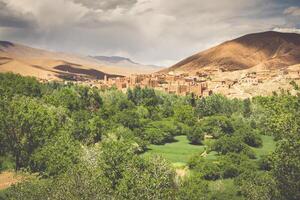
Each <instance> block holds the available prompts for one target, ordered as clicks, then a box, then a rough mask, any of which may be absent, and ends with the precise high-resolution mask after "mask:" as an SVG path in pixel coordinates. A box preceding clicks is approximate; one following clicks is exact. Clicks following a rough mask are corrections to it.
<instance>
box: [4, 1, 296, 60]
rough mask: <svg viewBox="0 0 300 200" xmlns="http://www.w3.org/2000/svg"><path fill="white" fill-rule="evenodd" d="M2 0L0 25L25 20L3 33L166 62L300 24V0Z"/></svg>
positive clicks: (20, 38) (78, 49)
mask: <svg viewBox="0 0 300 200" xmlns="http://www.w3.org/2000/svg"><path fill="white" fill-rule="evenodd" d="M1 1H5V2H6V4H5V7H3V8H2V9H1V10H0V26H1V24H5V23H6V24H10V27H18V26H19V27H20V26H22V23H21V22H22V20H21V21H19V23H20V24H17V23H16V22H17V21H18V20H19V19H25V21H23V23H24V25H23V29H22V30H15V29H13V28H9V29H3V28H2V29H0V37H1V38H2V39H6V40H13V41H18V42H22V43H25V44H29V45H33V46H37V47H42V48H50V49H53V50H59V51H71V52H75V53H81V54H85V55H88V54H92V55H121V56H128V57H132V58H133V59H136V60H137V61H140V62H147V63H156V64H164V65H170V64H173V63H174V62H176V61H178V60H180V59H182V58H184V57H186V56H189V55H191V54H192V53H195V52H198V51H200V50H203V49H206V48H208V47H211V46H212V45H215V44H218V43H220V42H223V41H224V40H229V39H233V38H235V37H238V36H240V35H243V34H247V33H252V32H259V31H267V30H273V29H274V28H275V27H281V28H290V29H292V28H298V24H297V19H298V21H300V20H299V18H298V17H299V16H298V15H297V13H298V8H299V6H300V5H298V4H299V3H294V2H297V1H294V0H286V1H285V2H284V3H282V1H279V0H251V1H249V0H222V1H220V0H201V1H199V0H189V1H186V0H176V1H174V0H97V1H96V0H43V1H36V0H22V1H20V0H0V2H1ZM0 5H1V4H0ZM12 11H13V12H12ZM1 16H11V17H6V18H4V17H1ZM12 16H14V17H12ZM28 16H30V17H28ZM12 19H14V20H15V22H14V20H12ZM29 19H31V20H29ZM32 19H34V20H32ZM11 20H12V21H11ZM1 21H2V23H1ZM32 21H34V23H36V25H35V26H34V28H28V27H29V25H31V24H34V23H33V22H32ZM2 26H3V25H2ZM278 30H279V29H278Z"/></svg>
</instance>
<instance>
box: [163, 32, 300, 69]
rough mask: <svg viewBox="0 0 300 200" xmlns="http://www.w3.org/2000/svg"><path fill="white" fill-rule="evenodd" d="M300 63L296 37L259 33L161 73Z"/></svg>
mask: <svg viewBox="0 0 300 200" xmlns="http://www.w3.org/2000/svg"><path fill="white" fill-rule="evenodd" d="M299 63H300V35H299V34H294V33H279V32H273V31H269V32H263V33H255V34H249V35H245V36H243V37H240V38H237V39H234V40H231V41H227V42H224V43H222V44H221V45H218V46H216V47H213V48H211V49H208V50H206V51H203V52H200V53H198V54H195V55H193V56H191V57H189V58H186V59H184V60H182V61H181V62H179V63H177V64H175V65H174V66H172V67H170V68H168V69H167V70H164V72H170V71H177V72H189V73H193V72H197V71H214V70H221V71H235V70H244V69H250V68H252V67H258V68H259V69H271V70H272V69H279V68H285V67H287V66H290V65H295V64H299Z"/></svg>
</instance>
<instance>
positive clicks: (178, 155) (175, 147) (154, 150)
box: [144, 136, 204, 166]
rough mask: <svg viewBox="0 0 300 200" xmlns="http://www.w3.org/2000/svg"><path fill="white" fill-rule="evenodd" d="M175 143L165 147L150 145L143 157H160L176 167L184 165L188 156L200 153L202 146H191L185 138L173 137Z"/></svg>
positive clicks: (202, 149)
mask: <svg viewBox="0 0 300 200" xmlns="http://www.w3.org/2000/svg"><path fill="white" fill-rule="evenodd" d="M175 140H176V142H173V143H167V144H165V145H150V146H148V148H149V150H148V151H147V152H146V153H145V154H144V156H151V155H154V154H156V155H161V156H163V157H164V158H165V159H167V160H168V161H170V162H172V163H173V164H174V165H176V166H180V165H185V163H186V162H187V161H188V159H189V158H190V156H192V155H194V154H197V153H202V152H203V151H204V146H201V145H192V144H190V143H189V141H188V139H187V137H186V136H177V137H175Z"/></svg>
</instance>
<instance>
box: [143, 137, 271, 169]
mask: <svg viewBox="0 0 300 200" xmlns="http://www.w3.org/2000/svg"><path fill="white" fill-rule="evenodd" d="M261 137H262V140H263V146H262V147H261V148H252V149H253V150H254V152H255V154H256V155H257V157H258V158H260V157H261V156H262V155H268V154H269V153H271V152H273V151H274V150H275V148H276V142H275V141H274V138H273V137H272V136H265V135H262V136H261ZM175 140H176V141H175V142H172V143H167V144H165V145H149V146H148V148H149V150H148V151H147V152H146V153H145V154H144V156H151V155H161V156H162V157H164V158H165V159H167V160H168V161H170V162H171V163H173V164H174V165H175V166H176V167H180V166H184V165H185V164H186V162H187V161H188V160H189V158H190V157H191V156H192V155H194V154H197V153H200V154H201V153H203V152H204V149H205V145H208V143H210V142H212V141H211V140H209V141H206V142H205V145H192V144H190V143H189V141H188V139H187V137H186V136H177V137H175ZM216 155H217V153H216V152H210V153H209V154H208V155H207V156H206V157H205V158H206V159H212V160H214V159H216V158H217V157H216Z"/></svg>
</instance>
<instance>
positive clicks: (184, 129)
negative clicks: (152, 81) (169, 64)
mask: <svg viewBox="0 0 300 200" xmlns="http://www.w3.org/2000/svg"><path fill="white" fill-rule="evenodd" d="M0 93H1V96H0V170H6V169H7V168H9V166H14V169H15V170H17V171H18V170H26V171H27V172H28V173H29V174H31V175H30V176H29V178H26V179H25V180H23V181H22V182H21V183H19V184H16V185H14V186H12V187H10V188H9V189H7V190H6V191H5V192H4V193H2V194H0V199H1V198H2V196H3V198H4V199H25V200H26V199H36V200H38V199H54V200H55V199H66V200H68V199H70V200H71V199H189V200H190V199H191V200H193V199H266V200H273V199H282V200H297V199H300V130H299V127H300V118H299V117H300V116H299V114H300V112H299V111H300V95H298V96H292V95H291V94H289V93H288V92H282V93H280V94H274V95H273V96H270V97H255V98H253V99H252V100H250V99H246V100H238V99H233V100H231V99H228V98H226V97H224V96H221V95H212V96H209V97H206V98H200V99H196V98H195V96H194V95H191V96H187V97H179V96H175V95H169V94H164V93H160V92H157V91H154V90H153V89H149V88H140V87H136V88H133V89H130V90H128V91H127V93H126V94H124V93H122V92H120V91H117V90H115V89H113V88H112V89H109V90H105V91H101V90H98V89H96V88H89V87H83V86H79V85H76V84H73V83H67V84H61V83H55V82H54V83H47V84H42V83H39V82H38V81H37V80H35V79H34V78H25V77H21V76H19V75H13V74H0ZM262 134H264V135H272V136H274V137H275V138H276V140H277V141H278V142H277V143H278V146H277V148H276V151H275V152H273V153H272V154H270V155H264V156H260V155H257V154H256V153H255V149H258V148H260V147H262V146H263V141H262V138H261V135H262ZM179 135H186V136H187V138H188V140H189V141H190V143H191V144H192V145H206V148H205V151H204V152H203V151H202V152H199V153H198V154H196V155H194V156H193V157H191V158H190V160H189V162H188V164H187V167H188V168H189V170H190V171H189V173H188V175H185V176H184V177H181V176H180V177H179V176H177V175H176V172H175V169H174V167H173V166H172V165H171V164H170V163H169V162H168V161H166V160H165V159H164V158H162V157H144V156H142V155H141V154H143V153H144V152H145V151H147V146H148V145H150V144H155V145H163V144H166V143H169V142H173V141H174V137H175V136H179ZM212 152H214V153H215V155H216V156H215V157H213V158H212V159H208V158H207V157H206V155H207V154H210V153H212ZM7 163H10V164H7ZM221 180H227V181H231V180H232V185H231V188H225V189H224V190H220V189H214V187H212V186H211V185H213V184H215V183H217V182H218V181H221Z"/></svg>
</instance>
